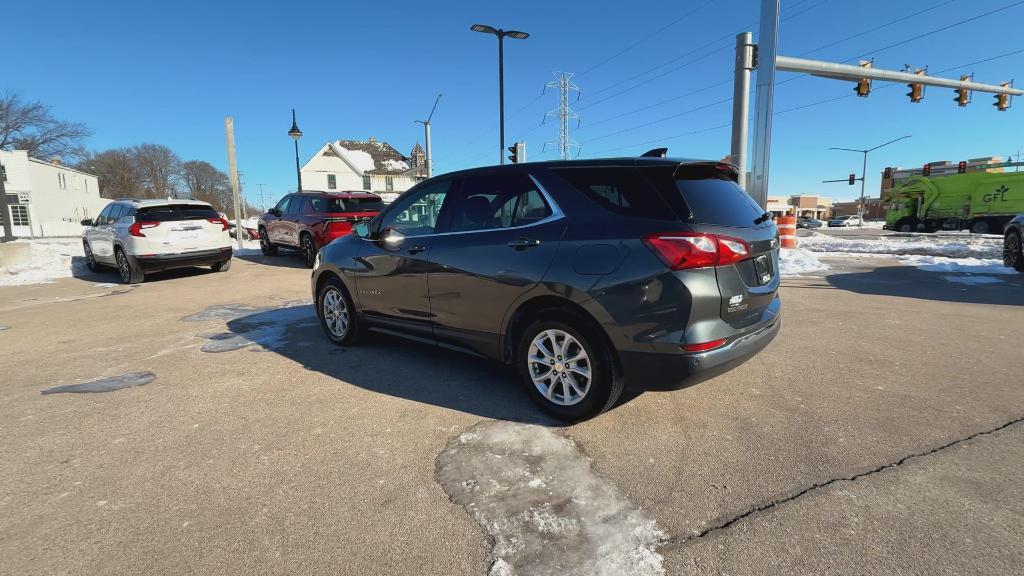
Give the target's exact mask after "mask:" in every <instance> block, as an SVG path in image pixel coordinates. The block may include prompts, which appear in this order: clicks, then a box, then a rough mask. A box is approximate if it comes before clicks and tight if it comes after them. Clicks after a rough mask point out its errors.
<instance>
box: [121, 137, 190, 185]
mask: <svg viewBox="0 0 1024 576" xmlns="http://www.w3.org/2000/svg"><path fill="white" fill-rule="evenodd" d="M130 152H131V155H132V157H133V159H134V163H135V172H136V174H138V176H139V178H140V179H141V180H142V185H143V196H144V197H146V198H168V197H173V196H176V195H177V191H178V184H179V182H180V180H181V158H178V155H177V154H175V153H174V151H173V150H171V149H170V148H168V147H167V146H164V145H163V144H139V145H138V146H133V147H132V148H130Z"/></svg>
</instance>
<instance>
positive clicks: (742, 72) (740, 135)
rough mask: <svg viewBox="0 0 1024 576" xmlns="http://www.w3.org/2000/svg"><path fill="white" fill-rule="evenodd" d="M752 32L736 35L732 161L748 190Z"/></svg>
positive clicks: (742, 184)
mask: <svg viewBox="0 0 1024 576" xmlns="http://www.w3.org/2000/svg"><path fill="white" fill-rule="evenodd" d="M753 37H754V35H753V34H752V33H751V32H742V33H740V34H737V35H736V75H735V79H734V81H733V92H732V150H731V152H730V154H731V155H732V162H733V164H735V165H736V166H737V167H739V169H740V171H739V178H738V180H739V184H740V186H741V187H742V188H743V189H744V190H747V189H748V188H747V140H748V129H749V126H748V125H747V117H748V116H749V114H750V71H751V70H752V69H753V67H754V66H753V64H754V63H753V52H754V50H753Z"/></svg>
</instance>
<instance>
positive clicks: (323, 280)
mask: <svg viewBox="0 0 1024 576" xmlns="http://www.w3.org/2000/svg"><path fill="white" fill-rule="evenodd" d="M332 278H333V279H337V280H338V282H339V283H340V284H341V289H342V290H343V291H344V292H345V295H346V296H348V300H349V302H351V303H352V305H353V306H355V307H356V308H357V310H358V307H359V301H358V300H356V298H355V294H353V291H352V288H351V287H350V286H349V285H348V283H347V282H346V281H345V277H344V276H343V275H342V274H339V273H338V271H337V270H334V269H331V268H327V269H325V270H321V271H320V273H319V274H317V276H316V281H315V283H314V285H313V304H314V306H317V307H319V303H318V302H317V300H318V299H319V298H320V291H321V290H323V288H324V284H327V282H329V281H330V280H331V279H332ZM318 313H319V312H318Z"/></svg>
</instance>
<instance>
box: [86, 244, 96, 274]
mask: <svg viewBox="0 0 1024 576" xmlns="http://www.w3.org/2000/svg"><path fill="white" fill-rule="evenodd" d="M84 246H85V265H86V266H87V267H88V268H89V270H92V271H95V270H96V256H95V255H93V253H92V248H89V245H88V244H85V245H84Z"/></svg>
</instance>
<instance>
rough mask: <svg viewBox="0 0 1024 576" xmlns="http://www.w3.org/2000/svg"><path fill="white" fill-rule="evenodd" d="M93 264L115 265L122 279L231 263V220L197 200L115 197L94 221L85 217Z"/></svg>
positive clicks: (95, 266)
mask: <svg viewBox="0 0 1024 576" xmlns="http://www.w3.org/2000/svg"><path fill="white" fill-rule="evenodd" d="M83 224H85V225H86V226H88V228H86V229H85V231H84V232H82V245H83V248H84V250H85V259H86V263H87V264H88V266H89V270H91V271H93V272H96V271H99V270H100V269H101V268H102V267H104V266H114V267H116V268H117V271H118V272H119V273H120V275H121V280H122V281H124V282H125V283H129V284H139V283H141V282H143V281H144V280H145V276H146V273H147V272H156V271H159V270H168V269H170V268H181V267H185V266H211V267H212V268H213V270H214V271H215V272H223V271H225V270H227V269H228V268H230V267H231V255H232V252H231V238H230V237H229V236H228V223H227V221H226V220H224V218H222V217H221V215H220V214H218V213H217V211H216V210H214V209H213V207H212V206H210V205H209V204H207V203H206V202H200V201H198V200H170V199H168V200H136V199H131V198H128V199H121V200H115V201H114V202H111V203H110V204H107V206H106V207H105V208H104V209H103V211H102V212H100V215H99V216H97V217H96V220H95V221H88V220H86V221H85V222H83Z"/></svg>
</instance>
